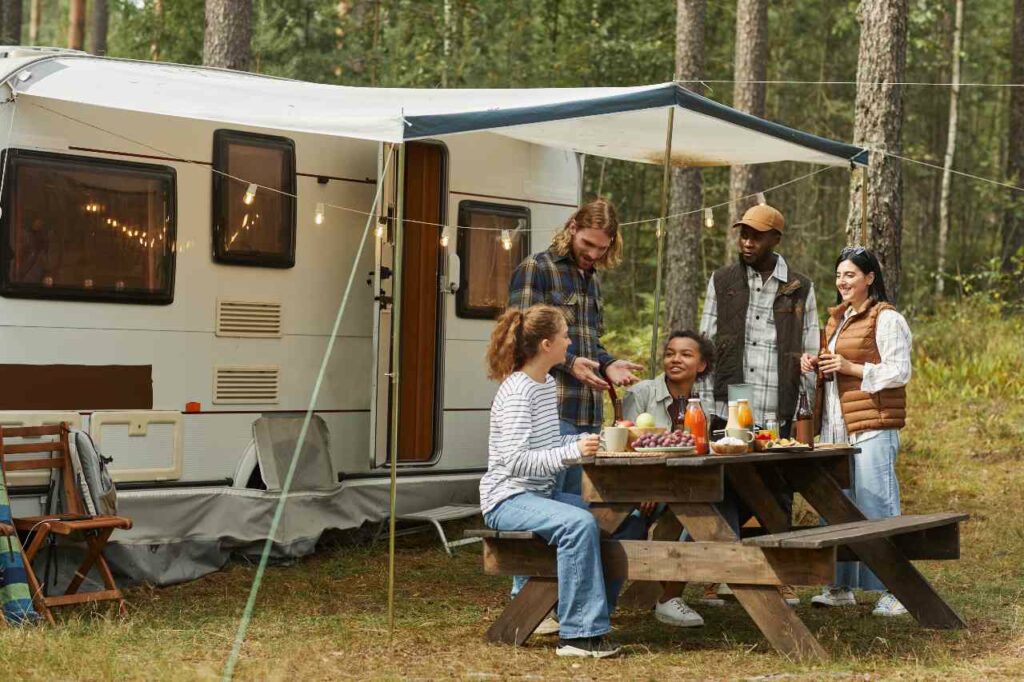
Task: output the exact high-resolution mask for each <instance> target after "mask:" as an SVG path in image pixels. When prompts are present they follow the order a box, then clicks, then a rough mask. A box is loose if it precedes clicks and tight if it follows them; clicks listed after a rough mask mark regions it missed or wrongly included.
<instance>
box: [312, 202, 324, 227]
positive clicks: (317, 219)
mask: <svg viewBox="0 0 1024 682" xmlns="http://www.w3.org/2000/svg"><path fill="white" fill-rule="evenodd" d="M313 222H314V223H316V224H317V225H323V224H324V204H323V202H320V203H319V204H317V205H316V216H314V217H313Z"/></svg>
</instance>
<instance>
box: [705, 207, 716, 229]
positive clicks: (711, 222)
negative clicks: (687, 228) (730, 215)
mask: <svg viewBox="0 0 1024 682" xmlns="http://www.w3.org/2000/svg"><path fill="white" fill-rule="evenodd" d="M714 226H715V214H714V213H713V212H712V211H711V209H710V208H705V209H704V227H714Z"/></svg>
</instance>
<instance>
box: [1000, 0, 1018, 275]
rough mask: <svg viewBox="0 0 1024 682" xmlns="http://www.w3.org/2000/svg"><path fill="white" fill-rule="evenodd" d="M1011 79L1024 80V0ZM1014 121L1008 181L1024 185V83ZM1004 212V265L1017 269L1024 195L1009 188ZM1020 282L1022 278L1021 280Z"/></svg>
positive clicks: (1014, 94) (1014, 95) (1013, 93)
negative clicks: (1015, 264) (1015, 263)
mask: <svg viewBox="0 0 1024 682" xmlns="http://www.w3.org/2000/svg"><path fill="white" fill-rule="evenodd" d="M1010 54H1011V57H1010V82H1011V83H1017V84H1024V0H1014V3H1013V47H1012V48H1011V52H1010ZM1009 118H1010V121H1009V134H1008V135H1007V138H1006V139H1007V149H1006V152H1007V153H1006V181H1007V182H1009V183H1010V184H1012V185H1016V186H1018V187H1020V186H1022V185H1024V87H1016V88H1010V117H1009ZM1008 194H1009V199H1008V201H1007V204H1006V209H1005V212H1004V213H1003V239H1002V241H1003V244H1002V254H1001V255H1002V259H1001V260H1002V269H1003V271H1004V272H1013V270H1014V257H1015V256H1016V255H1017V254H1018V253H1020V252H1021V249H1024V195H1022V194H1021V193H1020V192H1016V191H1011V192H1008ZM1018 286H1024V285H1020V282H1019V281H1018Z"/></svg>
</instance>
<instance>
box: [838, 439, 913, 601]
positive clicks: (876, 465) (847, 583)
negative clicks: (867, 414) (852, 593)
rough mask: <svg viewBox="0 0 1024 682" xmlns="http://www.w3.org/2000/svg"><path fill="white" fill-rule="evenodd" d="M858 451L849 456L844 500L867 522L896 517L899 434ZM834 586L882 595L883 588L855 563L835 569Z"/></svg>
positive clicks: (872, 441)
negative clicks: (846, 498) (870, 591)
mask: <svg viewBox="0 0 1024 682" xmlns="http://www.w3.org/2000/svg"><path fill="white" fill-rule="evenodd" d="M856 446H857V447H859V448H860V449H861V451H860V452H859V453H857V454H856V455H854V456H853V470H852V471H851V472H850V474H851V476H850V478H851V481H850V483H851V486H852V487H851V488H850V490H847V491H845V492H846V496H847V497H849V498H850V499H851V500H853V503H854V504H856V505H857V507H858V508H859V509H860V510H861V511H862V512H864V516H866V517H867V518H869V519H884V518H888V517H890V516H899V515H900V484H899V482H898V481H897V480H896V455H897V453H898V452H899V449H900V432H899V431H898V430H896V429H886V430H884V431H881V432H880V433H879V434H878V435H877V436H874V437H873V438H869V439H868V440H865V441H861V442H860V443H857V444H856ZM836 584H837V585H839V586H840V587H848V588H851V589H853V588H858V587H859V588H860V589H862V590H876V591H879V592H884V591H885V585H884V584H882V581H881V580H879V579H878V576H876V575H875V574H874V573H873V572H872V571H871V569H869V568H868V567H867V566H865V565H864V564H862V563H861V562H859V561H841V562H839V564H838V565H837V566H836Z"/></svg>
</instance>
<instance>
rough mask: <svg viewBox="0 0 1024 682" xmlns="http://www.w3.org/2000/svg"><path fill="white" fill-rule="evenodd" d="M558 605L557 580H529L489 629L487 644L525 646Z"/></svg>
mask: <svg viewBox="0 0 1024 682" xmlns="http://www.w3.org/2000/svg"><path fill="white" fill-rule="evenodd" d="M557 603H558V580H557V579H556V578H530V579H529V580H528V581H527V583H526V585H524V586H523V589H521V590H520V591H519V594H517V595H516V598H515V599H513V600H512V602H511V603H510V604H509V605H508V606H506V607H505V610H504V611H502V612H501V615H500V616H498V620H496V621H494V623H493V624H492V625H491V627H489V628H488V629H487V641H489V642H500V643H502V644H514V645H516V646H520V645H522V644H523V643H524V642H525V641H526V640H527V639H529V637H530V635H532V634H533V631H534V630H536V629H537V626H538V625H540V622H541V621H542V620H544V616H546V615H547V614H548V611H550V610H551V609H552V608H554V606H555V604H557Z"/></svg>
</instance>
